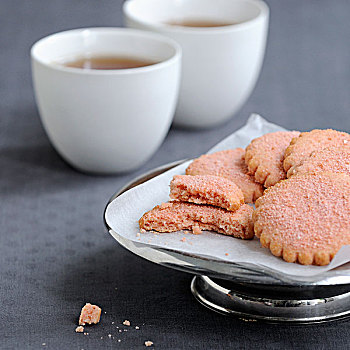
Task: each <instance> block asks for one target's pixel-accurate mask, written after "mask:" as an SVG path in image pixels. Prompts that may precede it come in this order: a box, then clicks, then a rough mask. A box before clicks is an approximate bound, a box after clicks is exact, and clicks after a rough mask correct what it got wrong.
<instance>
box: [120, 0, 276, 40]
mask: <svg viewBox="0 0 350 350" xmlns="http://www.w3.org/2000/svg"><path fill="white" fill-rule="evenodd" d="M136 1H138V0H126V1H125V2H124V3H123V13H124V15H125V16H126V17H128V18H130V19H131V20H133V21H135V22H137V23H138V24H141V25H143V26H145V27H148V28H154V29H158V30H167V31H169V32H178V33H184V34H194V35H196V34H197V35H201V34H206V35H208V34H222V33H227V32H237V31H241V30H244V29H247V28H249V27H250V26H252V25H254V24H255V23H256V22H258V21H259V20H261V18H268V17H269V13H270V9H269V6H268V5H267V3H266V2H264V1H263V0H239V1H241V2H246V3H250V4H252V5H255V6H256V7H258V8H259V10H260V13H259V14H258V15H257V16H256V17H254V18H252V19H249V20H247V21H244V22H242V23H237V24H231V25H225V26H220V27H185V26H178V25H172V24H167V23H161V22H152V21H145V20H142V19H139V17H137V16H135V15H134V14H133V13H132V11H131V10H130V4H131V3H133V2H136ZM232 1H235V0H232Z"/></svg>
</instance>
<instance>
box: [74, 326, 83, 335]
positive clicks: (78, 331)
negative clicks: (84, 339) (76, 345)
mask: <svg viewBox="0 0 350 350" xmlns="http://www.w3.org/2000/svg"><path fill="white" fill-rule="evenodd" d="M75 331H76V333H83V332H84V327H83V326H78V327H77V328H75Z"/></svg>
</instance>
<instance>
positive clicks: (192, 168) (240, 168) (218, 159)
mask: <svg viewBox="0 0 350 350" xmlns="http://www.w3.org/2000/svg"><path fill="white" fill-rule="evenodd" d="M244 154H245V151H244V149H242V148H235V149H230V150H226V151H219V152H215V153H213V154H205V155H202V156H200V157H199V158H197V159H195V160H194V161H193V162H192V163H191V164H190V165H189V166H188V168H187V169H186V175H216V176H222V177H225V178H227V179H229V180H231V181H233V182H234V183H235V184H236V185H237V186H238V187H239V188H240V189H241V191H242V192H243V195H244V201H245V202H246V203H254V202H255V200H256V199H257V198H259V197H260V196H262V194H263V191H264V189H263V187H262V186H261V185H260V184H258V183H256V182H255V181H254V178H253V177H252V176H251V175H248V174H247V172H248V168H247V166H246V164H245V161H244Z"/></svg>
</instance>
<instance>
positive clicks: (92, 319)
mask: <svg viewBox="0 0 350 350" xmlns="http://www.w3.org/2000/svg"><path fill="white" fill-rule="evenodd" d="M101 311H102V310H101V308H100V307H98V306H97V305H92V304H90V303H86V304H85V306H84V307H83V308H82V309H81V312H80V317H79V325H80V326H85V324H86V323H87V324H96V323H99V322H100V317H101Z"/></svg>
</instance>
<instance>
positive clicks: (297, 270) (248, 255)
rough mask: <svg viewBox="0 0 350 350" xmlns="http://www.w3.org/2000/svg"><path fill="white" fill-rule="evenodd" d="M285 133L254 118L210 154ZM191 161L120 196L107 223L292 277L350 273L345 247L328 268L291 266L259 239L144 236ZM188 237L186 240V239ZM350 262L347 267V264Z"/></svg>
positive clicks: (153, 242)
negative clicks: (148, 220)
mask: <svg viewBox="0 0 350 350" xmlns="http://www.w3.org/2000/svg"><path fill="white" fill-rule="evenodd" d="M280 130H285V129H283V128H282V127H280V126H278V125H275V124H271V123H269V122H267V121H266V120H265V119H263V118H262V117H260V116H259V115H256V114H254V115H252V116H251V117H250V118H249V119H248V121H247V124H246V125H245V126H244V127H243V128H241V129H239V130H237V131H236V132H234V133H233V134H231V135H230V136H228V137H227V138H226V139H224V140H223V141H221V142H220V143H218V144H217V145H216V146H214V147H213V148H212V149H211V150H209V152H208V153H213V152H217V151H220V150H225V149H230V148H236V147H242V148H245V147H246V146H247V145H248V144H249V143H250V141H251V140H252V139H254V138H256V137H258V136H261V135H263V134H266V133H268V132H274V131H280ZM189 163H190V161H188V162H186V163H184V164H181V165H179V166H177V167H176V168H173V169H171V170H169V171H167V172H166V173H163V174H161V175H159V176H157V177H155V178H153V179H151V180H149V181H147V182H145V183H143V184H141V185H139V186H137V187H135V188H133V189H131V190H129V191H127V192H125V193H124V194H122V195H121V196H119V197H117V198H116V199H115V200H114V201H113V202H111V203H110V204H109V206H108V207H107V210H106V217H105V218H106V222H107V224H108V225H109V226H110V227H111V228H112V229H113V231H115V232H117V233H118V234H119V235H121V236H123V237H125V238H127V239H129V240H131V241H134V242H142V243H144V244H148V245H150V246H159V247H163V248H168V249H174V250H179V251H183V252H186V253H190V254H193V255H197V256H203V257H206V258H208V257H209V258H214V259H219V260H224V261H227V262H236V263H255V264H259V265H260V266H266V267H268V268H271V269H274V270H277V271H280V272H283V273H286V274H288V275H291V276H301V277H306V276H315V275H317V274H320V273H323V272H325V271H327V270H331V269H335V268H337V267H338V266H341V265H343V266H342V267H339V268H338V269H341V270H349V272H350V246H345V247H343V248H342V249H341V250H340V251H339V252H338V254H337V255H336V256H335V258H334V259H333V261H332V262H331V264H329V265H328V266H322V267H321V266H302V265H299V264H291V263H287V262H285V261H283V260H282V259H280V258H277V257H275V256H273V255H272V254H271V253H270V252H269V250H268V249H266V248H262V247H261V246H260V243H259V240H258V239H257V238H255V239H254V240H252V241H244V240H240V239H235V238H232V237H228V236H224V235H220V234H217V233H213V232H203V233H202V234H201V235H193V234H191V233H185V232H174V233H162V234H156V233H152V232H146V233H141V235H139V232H140V229H139V225H138V220H139V219H140V217H141V216H142V215H143V214H144V213H145V212H146V211H148V210H150V209H152V208H153V207H154V206H156V205H158V204H160V203H162V202H166V201H168V200H169V183H170V181H171V179H172V178H173V176H174V175H176V174H184V173H185V169H186V168H187V166H188V165H189ZM183 238H185V239H183ZM345 263H347V264H346V265H344V264H345Z"/></svg>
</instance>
